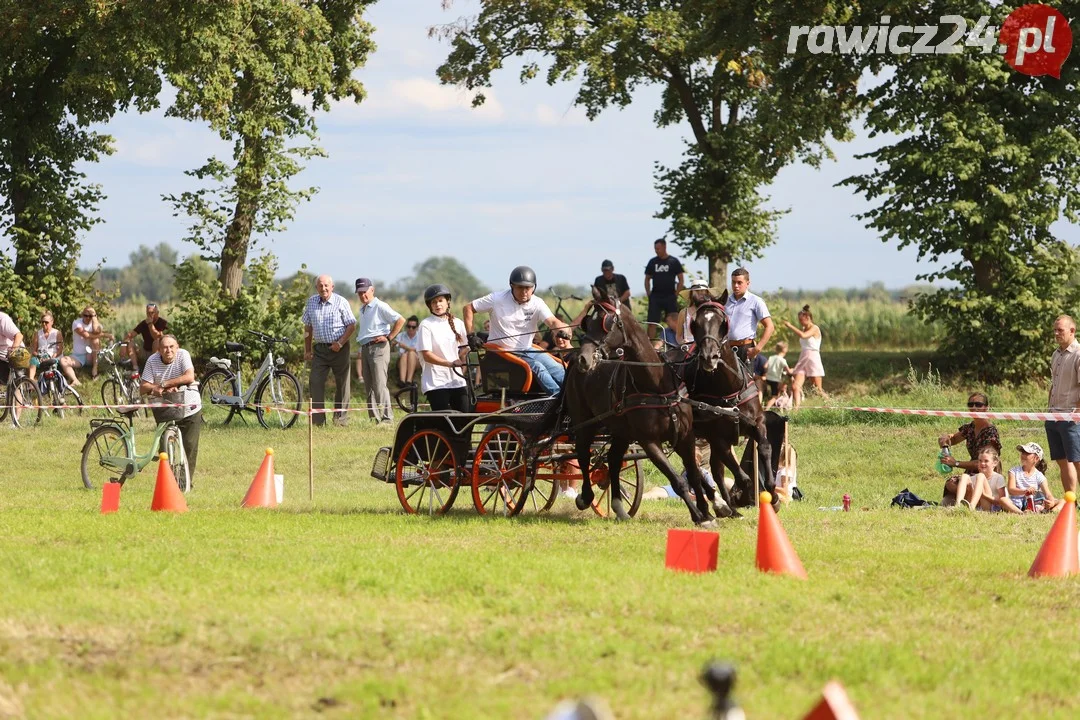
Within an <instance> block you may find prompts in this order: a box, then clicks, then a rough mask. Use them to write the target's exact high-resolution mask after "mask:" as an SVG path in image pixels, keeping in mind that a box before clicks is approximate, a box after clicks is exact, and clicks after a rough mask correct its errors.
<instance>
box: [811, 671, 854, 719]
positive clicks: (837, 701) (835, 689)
mask: <svg viewBox="0 0 1080 720" xmlns="http://www.w3.org/2000/svg"><path fill="white" fill-rule="evenodd" d="M803 720H859V713H857V712H855V706H854V705H852V704H851V700H849V699H848V696H847V693H846V692H844V686H843V685H841V684H840V683H838V682H836V681H835V680H834V681H832V682H830V683H829V684H828V685H826V686H825V689H824V690H822V691H821V702H819V703H818V704H817V705H815V706H814V709H813V710H811V711H810V712H809V713H807V714H806V715H805V716H804V717H803Z"/></svg>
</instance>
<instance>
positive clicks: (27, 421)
mask: <svg viewBox="0 0 1080 720" xmlns="http://www.w3.org/2000/svg"><path fill="white" fill-rule="evenodd" d="M27 354H28V355H29V352H28V353H27ZM8 364H9V366H10V367H9V369H8V379H7V382H6V383H4V384H3V385H0V422H3V421H4V420H6V419H7V417H8V415H10V416H11V424H12V425H13V426H15V427H17V428H21V427H28V426H30V425H38V424H40V423H41V417H42V415H44V414H45V410H44V408H42V407H41V405H42V403H41V392H40V391H39V390H38V387H37V383H35V382H34V381H33V380H31V379H30V377H29V376H28V375H27V374H26V368H21V367H18V368H17V367H15V366H14V365H12V364H11V361H10V359H9V360H8ZM35 408H36V409H37V411H36V412H35Z"/></svg>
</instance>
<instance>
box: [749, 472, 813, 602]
mask: <svg viewBox="0 0 1080 720" xmlns="http://www.w3.org/2000/svg"><path fill="white" fill-rule="evenodd" d="M758 499H759V501H760V502H759V503H758V505H759V506H760V508H759V510H758V536H757V567H758V570H761V571H762V572H774V573H778V574H780V575H793V576H795V577H797V578H801V579H803V580H805V579H806V570H805V569H804V568H803V565H802V562H801V561H800V560H799V556H798V555H797V554H796V553H795V548H794V547H792V546H791V541H790V540H788V536H787V533H786V532H784V526H783V525H781V524H780V520H779V519H778V518H777V517H776V511H775V510H773V507H772V504H771V503H772V495H770V494H769V493H767V492H763V493H761V495H759V496H758Z"/></svg>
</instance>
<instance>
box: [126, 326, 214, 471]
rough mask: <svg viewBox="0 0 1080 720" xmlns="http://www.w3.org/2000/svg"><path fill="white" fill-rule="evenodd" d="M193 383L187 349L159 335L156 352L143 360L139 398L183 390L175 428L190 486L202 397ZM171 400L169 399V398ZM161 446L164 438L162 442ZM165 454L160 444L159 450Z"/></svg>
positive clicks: (199, 429) (171, 336)
mask: <svg viewBox="0 0 1080 720" xmlns="http://www.w3.org/2000/svg"><path fill="white" fill-rule="evenodd" d="M194 384H195V365H193V364H192V362H191V355H190V354H189V353H188V351H187V350H181V349H180V343H178V342H177V341H176V337H175V336H173V335H162V336H161V337H160V338H159V339H158V351H157V352H156V353H154V354H153V355H151V356H150V357H148V358H147V359H146V365H144V366H143V371H142V382H141V383H140V384H139V390H140V391H141V392H142V394H143V395H149V396H150V398H151V402H153V398H155V397H156V398H159V399H161V398H164V397H165V395H167V394H170V393H177V392H178V391H177V388H184V390H183V392H182V395H183V397H182V399H181V400H180V401H181V402H183V403H184V404H185V405H186V406H187V407H185V408H184V417H183V419H182V420H177V421H176V427H178V428H180V437H181V439H182V440H183V441H184V452H185V453H187V459H188V471H189V473H190V481H191V484H192V485H194V483H195V462H196V461H197V460H198V459H199V432H200V431H201V430H202V424H203V418H202V397H201V396H200V395H199V391H198V389H195V388H193V387H190V386H193V385H194ZM170 401H171V399H170ZM162 443H164V439H162ZM161 450H162V452H164V451H165V448H164V445H163V446H162V448H161Z"/></svg>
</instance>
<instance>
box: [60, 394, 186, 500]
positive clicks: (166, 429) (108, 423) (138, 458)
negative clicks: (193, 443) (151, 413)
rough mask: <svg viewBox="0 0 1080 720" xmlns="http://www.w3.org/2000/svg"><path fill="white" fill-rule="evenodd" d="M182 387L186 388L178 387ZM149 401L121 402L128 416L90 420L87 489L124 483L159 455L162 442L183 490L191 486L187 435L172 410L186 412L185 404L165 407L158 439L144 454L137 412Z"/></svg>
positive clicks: (122, 412) (84, 454)
mask: <svg viewBox="0 0 1080 720" xmlns="http://www.w3.org/2000/svg"><path fill="white" fill-rule="evenodd" d="M176 389H177V390H178V391H182V390H183V389H184V388H183V387H179V388H176ZM145 407H146V406H145V405H142V404H138V405H127V406H119V407H117V408H116V412H118V413H119V414H120V416H121V417H123V418H125V419H126V420H127V426H126V427H125V426H124V421H123V420H119V419H117V418H114V417H108V418H94V419H93V420H91V421H90V428H91V429H90V432H89V433H87V435H86V443H85V444H84V445H83V449H82V463H81V465H80V470H81V472H82V482H83V486H84V487H85V488H86V489H87V490H93V489H94V487H95V486H101V485H104V484H105V483H112V482H115V483H120V484H121V485H123V484H124V482H125V481H127V480H128V479H130V478H131V477H132V476H134V475H136V474H138V473H140V472H142V470H143V468H145V467H146V466H147V465H149V464H150V463H152V462H153V461H154V460H157V459H158V455H159V454H160V452H161V450H160V448H161V447H162V444H164V447H165V450H164V452H165V455H166V458H167V461H168V463H169V467H170V468H171V469H172V472H173V476H174V477H175V478H176V484H177V486H179V488H180V490H181V491H182V492H187V491H188V490H189V489H191V474H190V472H189V468H188V461H187V452H185V450H184V438H183V435H182V434H181V432H180V428H178V427H177V426H176V422H175V419H176V418H173V417H172V416H171V415H170V414H168V411H170V410H172V411H176V413H174V414H180V415H182V414H183V411H184V408H183V407H180V408H163V409H161V410H159V411H158V412H159V413H161V415H160V416H159V417H161V419H162V422H159V423H158V424H157V427H156V428H155V429H154V440H153V442H151V443H150V448H149V449H148V450H147V452H146V453H144V454H142V455H140V454H139V453H138V451H137V449H136V445H135V415H136V413H138V412H139V410H143V409H145ZM95 481H96V482H95Z"/></svg>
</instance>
